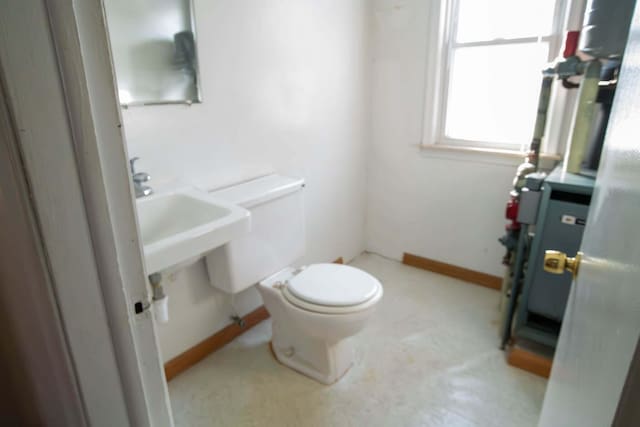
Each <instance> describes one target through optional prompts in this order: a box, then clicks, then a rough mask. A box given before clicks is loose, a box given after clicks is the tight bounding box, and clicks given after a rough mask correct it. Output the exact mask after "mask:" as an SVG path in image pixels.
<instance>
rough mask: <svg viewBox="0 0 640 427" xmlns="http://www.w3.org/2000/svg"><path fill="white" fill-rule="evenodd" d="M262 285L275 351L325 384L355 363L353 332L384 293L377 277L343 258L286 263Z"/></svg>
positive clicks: (368, 315)
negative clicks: (291, 265) (297, 265)
mask: <svg viewBox="0 0 640 427" xmlns="http://www.w3.org/2000/svg"><path fill="white" fill-rule="evenodd" d="M258 290H259V291H260V294H261V295H262V298H263V301H264V304H265V307H266V308H267V311H269V314H271V317H272V319H273V322H272V331H273V332H272V338H271V348H272V350H273V353H274V355H275V357H276V358H277V359H278V361H279V362H281V363H282V364H284V365H286V366H288V367H290V368H292V369H294V370H296V371H298V372H300V373H303V374H305V375H307V376H309V377H311V378H313V379H315V380H317V381H320V382H322V383H324V384H332V383H334V382H336V381H337V380H338V379H340V378H341V377H342V376H343V375H344V374H345V373H346V372H347V371H348V370H349V368H350V367H351V366H352V365H353V360H354V352H353V344H352V341H351V339H350V338H351V337H352V336H353V335H355V334H357V333H358V332H360V331H361V330H362V328H364V326H365V325H366V323H367V320H368V319H369V317H370V316H371V314H372V313H373V312H374V310H375V308H376V305H377V303H378V302H379V301H380V299H381V298H382V294H383V290H382V285H381V284H380V282H379V281H378V280H377V279H376V278H374V277H373V276H371V275H370V274H368V273H365V272H364V271H361V270H358V269H357V268H353V267H349V266H344V265H339V264H313V265H310V266H308V267H306V268H303V269H293V268H286V269H284V270H282V271H280V272H278V273H276V274H274V275H273V276H271V277H269V278H267V279H265V280H263V281H261V282H260V283H259V284H258Z"/></svg>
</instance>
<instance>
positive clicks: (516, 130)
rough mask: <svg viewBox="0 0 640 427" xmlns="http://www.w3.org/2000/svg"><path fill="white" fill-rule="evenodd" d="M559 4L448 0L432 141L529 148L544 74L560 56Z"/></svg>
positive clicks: (550, 1) (554, 0)
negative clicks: (544, 69) (547, 65)
mask: <svg viewBox="0 0 640 427" xmlns="http://www.w3.org/2000/svg"><path fill="white" fill-rule="evenodd" d="M561 1H562V0H528V1H527V0H450V2H449V4H448V7H447V11H446V15H447V17H446V18H445V21H446V25H445V27H446V30H445V31H444V33H443V35H442V38H443V40H442V46H441V49H442V50H441V52H442V55H441V56H442V57H441V59H440V62H441V64H440V66H441V69H440V70H439V73H440V82H439V83H440V84H439V87H440V90H439V93H438V92H436V94H437V95H436V99H435V100H436V102H438V98H439V105H437V106H436V108H437V110H438V115H437V116H436V117H434V123H433V132H432V136H433V137H434V138H435V140H436V142H437V143H441V144H444V145H453V146H469V147H475V148H477V147H481V148H492V149H507V150H520V149H521V148H522V147H525V146H528V144H529V142H530V141H531V135H532V133H533V126H534V122H535V117H536V107H537V103H538V93H539V90H540V83H541V79H542V74H541V71H542V68H543V67H544V65H545V64H546V63H547V62H549V61H550V60H551V59H552V57H555V56H556V54H557V52H558V46H559V44H558V41H559V37H558V35H559V33H560V31H559V27H560V23H561V19H560V17H559V16H558V13H556V11H557V10H560V8H559V6H560V5H558V4H557V3H559V2H561ZM438 95H439V96H438ZM438 107H439V108H438Z"/></svg>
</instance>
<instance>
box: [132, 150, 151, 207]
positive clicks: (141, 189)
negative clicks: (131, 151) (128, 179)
mask: <svg viewBox="0 0 640 427" xmlns="http://www.w3.org/2000/svg"><path fill="white" fill-rule="evenodd" d="M138 159H140V157H134V158H132V159H131V160H129V167H130V168H131V175H132V176H133V188H134V189H135V191H136V199H137V198H139V197H144V196H148V195H150V194H151V193H153V189H152V188H151V187H149V186H148V185H143V183H145V182H147V181H149V180H150V179H151V176H150V175H149V174H148V173H146V172H137V173H136V168H135V165H134V164H135V162H136V160H138Z"/></svg>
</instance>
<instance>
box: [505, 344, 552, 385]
mask: <svg viewBox="0 0 640 427" xmlns="http://www.w3.org/2000/svg"><path fill="white" fill-rule="evenodd" d="M507 363H508V364H509V365H511V366H515V367H516V368H520V369H524V370H525V371H528V372H531V373H532V374H536V375H539V376H541V377H544V378H549V375H551V365H552V363H553V359H550V358H549V357H547V356H543V355H541V354H538V353H535V352H533V351H530V350H527V349H525V348H522V347H519V346H517V345H514V346H512V347H511V348H510V349H509V350H508V354H507Z"/></svg>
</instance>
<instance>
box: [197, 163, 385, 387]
mask: <svg viewBox="0 0 640 427" xmlns="http://www.w3.org/2000/svg"><path fill="white" fill-rule="evenodd" d="M303 194H304V180H302V179H299V178H292V177H286V176H281V175H268V176H265V177H261V178H258V179H255V180H251V181H247V182H244V183H241V184H238V185H234V186H231V187H227V188H225V189H222V190H218V191H215V192H213V193H211V195H212V197H214V198H217V199H222V200H225V201H227V202H231V203H235V204H238V205H240V206H243V207H244V208H246V209H248V210H249V211H250V212H251V231H250V232H249V233H248V234H246V235H244V236H243V237H241V238H239V239H235V240H232V241H231V242H229V243H227V244H226V245H224V246H221V247H219V248H217V249H215V250H213V251H212V252H211V253H209V254H208V255H207V256H206V264H207V270H208V272H209V279H210V281H211V285H212V286H214V287H215V288H218V289H220V290H223V291H225V292H227V293H231V294H235V293H238V292H241V291H243V290H245V289H247V288H249V287H251V286H257V288H258V290H259V292H260V295H261V296H262V299H263V301H264V305H265V307H266V309H267V311H269V314H270V315H271V318H272V330H273V333H272V338H271V349H272V351H273V354H274V355H275V357H276V358H277V360H278V361H279V362H280V363H282V364H283V365H285V366H288V367H290V368H292V369H294V370H296V371H298V372H300V373H302V374H304V375H307V376H309V377H311V378H313V379H315V380H317V381H320V382H321V383H324V384H332V383H334V382H336V381H337V380H339V379H340V378H341V377H342V376H343V375H344V374H345V373H346V372H347V371H348V370H349V368H350V367H351V366H352V365H353V363H354V349H353V342H352V338H353V336H354V335H356V334H357V333H358V332H359V331H361V330H362V329H363V328H364V326H365V325H366V324H367V321H368V320H369V318H370V317H371V315H372V314H373V312H374V311H375V308H376V306H377V304H378V302H379V301H380V299H381V298H382V294H383V290H382V285H381V284H380V282H379V281H378V280H377V279H376V278H375V277H373V276H372V275H370V274H368V273H366V272H364V271H362V270H359V269H357V268H354V267H350V266H346V265H340V264H311V265H308V266H305V267H299V268H296V267H293V266H294V265H295V263H296V262H297V261H299V260H300V259H301V258H302V256H303V255H304V252H305V225H304V219H305V218H304V197H303Z"/></svg>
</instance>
